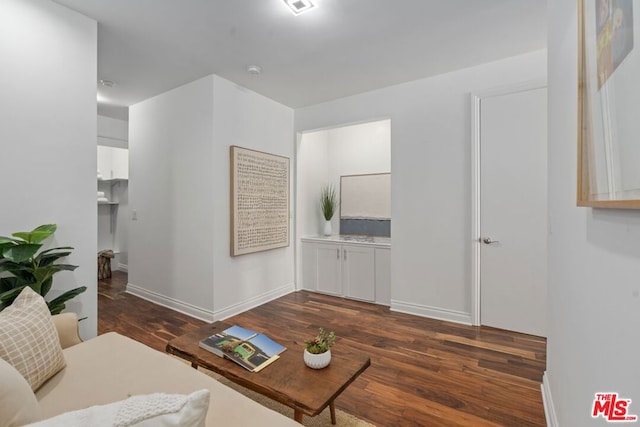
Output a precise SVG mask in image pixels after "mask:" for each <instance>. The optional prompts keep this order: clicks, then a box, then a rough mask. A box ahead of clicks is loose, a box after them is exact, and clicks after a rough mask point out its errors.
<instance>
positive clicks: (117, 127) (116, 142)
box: [98, 115, 129, 148]
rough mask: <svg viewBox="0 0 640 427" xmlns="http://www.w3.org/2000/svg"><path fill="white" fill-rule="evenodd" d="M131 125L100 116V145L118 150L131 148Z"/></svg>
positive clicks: (124, 121) (123, 121)
mask: <svg viewBox="0 0 640 427" xmlns="http://www.w3.org/2000/svg"><path fill="white" fill-rule="evenodd" d="M128 141H129V123H128V122H127V121H126V120H119V119H113V118H111V117H106V116H100V115H98V145H103V146H106V147H116V148H128V147H129V143H128Z"/></svg>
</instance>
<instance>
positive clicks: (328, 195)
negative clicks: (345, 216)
mask: <svg viewBox="0 0 640 427" xmlns="http://www.w3.org/2000/svg"><path fill="white" fill-rule="evenodd" d="M320 207H321V208H322V215H323V216H324V219H325V220H327V221H331V218H333V215H334V214H335V213H336V209H337V207H338V196H337V195H336V189H335V188H333V185H331V184H328V185H325V186H324V187H322V189H321V190H320Z"/></svg>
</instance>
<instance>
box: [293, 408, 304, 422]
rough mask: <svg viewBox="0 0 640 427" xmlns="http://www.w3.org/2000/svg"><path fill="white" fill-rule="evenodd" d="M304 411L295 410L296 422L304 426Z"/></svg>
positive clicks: (294, 417)
mask: <svg viewBox="0 0 640 427" xmlns="http://www.w3.org/2000/svg"><path fill="white" fill-rule="evenodd" d="M302 415H303V414H302V411H299V410H297V409H294V410H293V419H294V420H296V422H297V423H300V424H302Z"/></svg>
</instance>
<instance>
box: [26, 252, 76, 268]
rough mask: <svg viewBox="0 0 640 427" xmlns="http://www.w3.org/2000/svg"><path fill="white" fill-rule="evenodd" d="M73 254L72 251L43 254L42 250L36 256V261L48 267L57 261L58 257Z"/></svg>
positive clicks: (41, 265) (39, 264)
mask: <svg viewBox="0 0 640 427" xmlns="http://www.w3.org/2000/svg"><path fill="white" fill-rule="evenodd" d="M70 254H71V252H55V253H49V254H44V256H43V255H42V252H41V253H40V254H39V255H38V256H37V257H35V258H34V261H35V263H36V264H38V266H40V267H46V266H47V265H51V264H53V263H54V262H56V260H57V259H60V258H64V257H67V256H69V255H70Z"/></svg>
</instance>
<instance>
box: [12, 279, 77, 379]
mask: <svg viewBox="0 0 640 427" xmlns="http://www.w3.org/2000/svg"><path fill="white" fill-rule="evenodd" d="M0 358H2V359H4V360H6V361H7V362H9V363H10V364H11V365H13V367H14V368H16V369H17V370H18V372H20V373H21V374H22V376H23V377H24V378H25V379H26V380H27V382H28V383H29V385H30V386H31V389H32V390H33V391H36V390H37V389H38V387H40V386H41V385H42V384H43V383H44V382H45V381H46V380H48V379H49V378H51V377H52V376H54V375H55V374H56V373H57V372H58V371H59V370H60V369H62V368H64V367H65V362H64V356H63V354H62V348H61V347H60V340H59V339H58V332H57V331H56V328H55V326H54V324H53V320H52V319H51V313H50V312H49V308H48V307H47V303H46V302H45V300H44V298H42V297H41V296H40V295H38V294H37V293H36V292H34V291H33V289H31V288H30V287H28V286H27V287H26V288H24V290H23V291H22V292H20V295H18V297H17V298H16V299H15V300H14V302H13V304H11V305H10V306H9V307H7V308H5V309H4V310H3V311H0Z"/></svg>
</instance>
